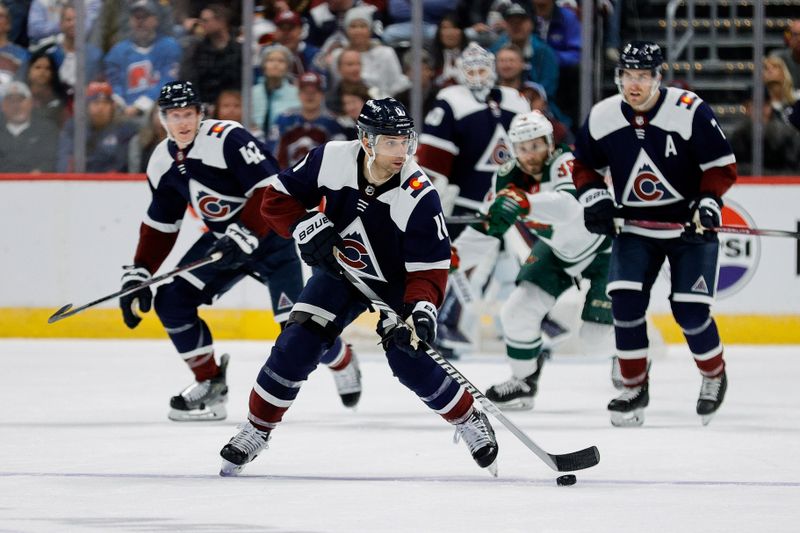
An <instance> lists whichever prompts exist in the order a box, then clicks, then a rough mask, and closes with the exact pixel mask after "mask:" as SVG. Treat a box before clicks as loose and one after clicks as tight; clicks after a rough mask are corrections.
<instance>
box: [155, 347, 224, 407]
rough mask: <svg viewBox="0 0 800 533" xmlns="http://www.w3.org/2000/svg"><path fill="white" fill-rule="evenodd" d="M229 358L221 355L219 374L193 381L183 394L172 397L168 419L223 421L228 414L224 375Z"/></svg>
mask: <svg viewBox="0 0 800 533" xmlns="http://www.w3.org/2000/svg"><path fill="white" fill-rule="evenodd" d="M229 360H230V356H229V355H228V354H223V355H222V357H220V360H219V374H217V375H216V376H214V377H213V378H211V379H207V380H205V381H195V382H194V383H192V384H191V385H189V386H188V387H186V388H185V389H184V390H183V392H181V393H180V394H179V395H177V396H173V397H172V398H171V399H170V401H169V405H170V407H171V409H170V411H169V415H168V417H169V419H170V420H174V421H176V422H191V421H207V420H225V418H226V417H227V416H228V412H227V411H226V410H225V402H227V401H228V385H227V384H226V382H225V373H226V371H227V369H228V361H229Z"/></svg>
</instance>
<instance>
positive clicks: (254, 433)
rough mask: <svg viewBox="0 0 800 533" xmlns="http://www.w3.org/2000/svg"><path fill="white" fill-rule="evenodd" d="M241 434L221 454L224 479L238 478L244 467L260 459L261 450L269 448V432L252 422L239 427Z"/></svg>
mask: <svg viewBox="0 0 800 533" xmlns="http://www.w3.org/2000/svg"><path fill="white" fill-rule="evenodd" d="M239 429H240V431H239V433H237V434H236V435H234V436H233V438H232V439H231V440H230V441H229V442H228V444H226V445H225V446H223V447H222V450H220V452H219V454H220V456H221V457H222V468H220V470H219V475H220V476H223V477H229V476H237V475H239V473H240V472H241V471H242V470H244V466H245V465H246V464H247V463H249V462H250V461H252V460H253V459H255V458H256V457H258V454H259V453H261V450H266V449H267V448H269V446H268V445H267V443H268V442H269V439H270V432H269V431H261V430H260V429H258V428H256V427H255V426H254V425H253V424H251V423H250V422H245V423H244V425H242V426H239Z"/></svg>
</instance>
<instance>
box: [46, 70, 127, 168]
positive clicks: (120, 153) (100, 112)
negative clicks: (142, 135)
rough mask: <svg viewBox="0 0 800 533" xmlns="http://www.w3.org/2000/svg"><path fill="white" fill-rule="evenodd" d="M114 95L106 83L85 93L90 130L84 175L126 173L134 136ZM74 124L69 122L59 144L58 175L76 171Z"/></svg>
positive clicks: (93, 85)
mask: <svg viewBox="0 0 800 533" xmlns="http://www.w3.org/2000/svg"><path fill="white" fill-rule="evenodd" d="M114 98H115V95H114V92H113V89H112V88H111V85H110V84H108V83H106V82H99V81H95V82H92V83H90V84H89V87H87V89H86V100H87V102H88V103H87V114H88V118H89V120H88V122H89V128H88V132H87V139H86V171H87V172H127V171H128V143H129V142H130V140H131V138H132V137H133V136H134V135H136V132H137V130H138V127H137V125H136V123H135V122H133V121H131V120H130V119H128V118H126V117H125V115H124V114H123V113H120V112H118V110H117V107H116V103H115V102H114ZM74 135H75V124H74V118H70V119H69V120H67V122H66V123H65V124H64V128H63V129H62V130H61V136H60V138H59V140H58V164H57V170H58V172H73V171H74V170H75V168H74V165H75V162H74V154H75V137H74Z"/></svg>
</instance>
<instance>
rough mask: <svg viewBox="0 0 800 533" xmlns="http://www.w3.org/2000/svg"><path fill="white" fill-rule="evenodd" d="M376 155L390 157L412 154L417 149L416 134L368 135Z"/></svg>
mask: <svg viewBox="0 0 800 533" xmlns="http://www.w3.org/2000/svg"><path fill="white" fill-rule="evenodd" d="M369 141H370V144H371V145H372V149H373V150H374V151H375V154H376V155H385V156H390V157H401V156H412V155H414V154H415V153H416V151H417V134H416V132H412V133H411V134H409V135H376V136H372V135H370V136H369Z"/></svg>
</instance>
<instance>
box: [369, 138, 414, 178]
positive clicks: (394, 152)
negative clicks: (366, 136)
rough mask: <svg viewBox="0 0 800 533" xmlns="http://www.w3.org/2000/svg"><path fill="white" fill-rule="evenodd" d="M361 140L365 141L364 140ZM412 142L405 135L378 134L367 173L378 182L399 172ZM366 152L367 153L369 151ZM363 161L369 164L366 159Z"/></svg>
mask: <svg viewBox="0 0 800 533" xmlns="http://www.w3.org/2000/svg"><path fill="white" fill-rule="evenodd" d="M363 142H364V143H366V140H364V141H363ZM414 142H415V141H414V140H413V139H411V138H410V137H409V136H407V135H402V136H397V135H378V137H377V139H376V141H375V146H374V147H373V149H372V152H373V154H374V156H375V159H374V161H373V162H372V167H371V168H370V169H369V172H368V174H367V175H368V176H372V177H373V178H374V179H375V180H377V181H378V182H379V183H383V182H384V181H386V180H388V179H389V178H390V177H392V176H393V175H394V174H397V173H398V172H400V170H401V169H402V168H403V165H405V163H406V159H407V158H408V156H409V152H410V151H411V150H412V149H413V147H412V143H414ZM367 153H368V154H369V152H367ZM365 162H367V164H369V162H368V161H366V160H365Z"/></svg>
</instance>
